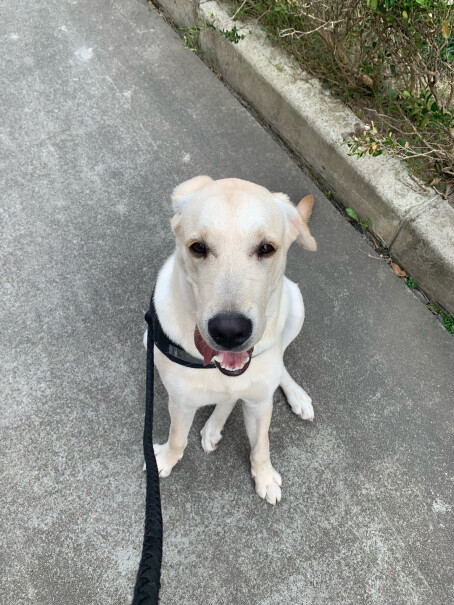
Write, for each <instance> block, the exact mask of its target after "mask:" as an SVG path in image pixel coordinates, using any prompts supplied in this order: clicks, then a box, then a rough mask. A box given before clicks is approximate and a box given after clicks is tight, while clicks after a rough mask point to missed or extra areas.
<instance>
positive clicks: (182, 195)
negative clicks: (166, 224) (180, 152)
mask: <svg viewBox="0 0 454 605" xmlns="http://www.w3.org/2000/svg"><path fill="white" fill-rule="evenodd" d="M212 181H213V179H212V178H211V177H209V176H195V177H194V178H193V179H190V180H189V181H185V182H184V183H181V184H180V185H178V186H177V187H175V189H174V190H173V192H172V207H173V211H174V213H175V214H181V213H182V211H183V208H184V206H185V204H186V202H187V201H188V200H189V199H190V198H191V197H192V196H193V195H194V193H196V192H197V191H199V189H202V187H205V185H208V183H211V182H212Z"/></svg>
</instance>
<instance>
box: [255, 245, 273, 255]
mask: <svg viewBox="0 0 454 605" xmlns="http://www.w3.org/2000/svg"><path fill="white" fill-rule="evenodd" d="M273 252H276V248H275V247H274V246H273V245H272V244H262V245H261V246H260V248H259V249H258V251H257V254H258V255H259V258H261V257H262V256H270V255H271V254H273Z"/></svg>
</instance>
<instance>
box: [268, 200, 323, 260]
mask: <svg viewBox="0 0 454 605" xmlns="http://www.w3.org/2000/svg"><path fill="white" fill-rule="evenodd" d="M274 195H275V196H277V197H278V198H279V199H280V200H282V201H284V202H285V210H286V214H287V217H288V220H289V222H290V226H291V227H292V230H293V235H294V241H296V243H297V244H298V245H300V246H301V247H302V248H305V249H306V250H310V251H311V252H315V251H316V250H317V242H316V241H315V239H314V238H313V237H312V235H311V232H310V231H309V227H308V226H307V223H308V221H309V219H310V217H311V214H312V206H313V205H314V196H313V195H306V197H303V199H302V200H301V201H300V203H299V204H298V206H296V207H295V206H294V205H293V204H292V202H291V201H290V200H289V199H288V197H287V196H286V195H285V194H283V193H275V194H274Z"/></svg>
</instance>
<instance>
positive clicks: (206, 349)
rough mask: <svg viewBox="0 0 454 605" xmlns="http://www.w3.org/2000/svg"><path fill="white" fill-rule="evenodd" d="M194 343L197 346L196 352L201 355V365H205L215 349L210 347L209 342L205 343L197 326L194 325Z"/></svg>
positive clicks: (214, 353) (211, 357)
mask: <svg viewBox="0 0 454 605" xmlns="http://www.w3.org/2000/svg"><path fill="white" fill-rule="evenodd" d="M194 344H195V346H196V347H197V350H198V352H199V353H200V354H201V355H203V365H204V366H207V365H208V364H209V363H210V361H211V360H212V359H213V357H214V356H215V355H216V354H217V351H215V350H214V349H212V348H211V347H210V345H209V344H207V343H206V342H205V341H204V340H203V338H202V335H201V334H200V332H199V328H198V327H197V326H196V327H195V330H194Z"/></svg>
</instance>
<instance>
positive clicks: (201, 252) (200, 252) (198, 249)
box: [189, 242, 207, 257]
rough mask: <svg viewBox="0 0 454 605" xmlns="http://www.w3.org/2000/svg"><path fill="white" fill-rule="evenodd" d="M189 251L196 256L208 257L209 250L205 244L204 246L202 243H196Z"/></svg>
mask: <svg viewBox="0 0 454 605" xmlns="http://www.w3.org/2000/svg"><path fill="white" fill-rule="evenodd" d="M189 250H190V251H191V252H192V253H193V254H194V256H204V257H205V256H206V255H207V248H206V246H205V244H202V243H201V242H194V243H193V244H191V246H189Z"/></svg>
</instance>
